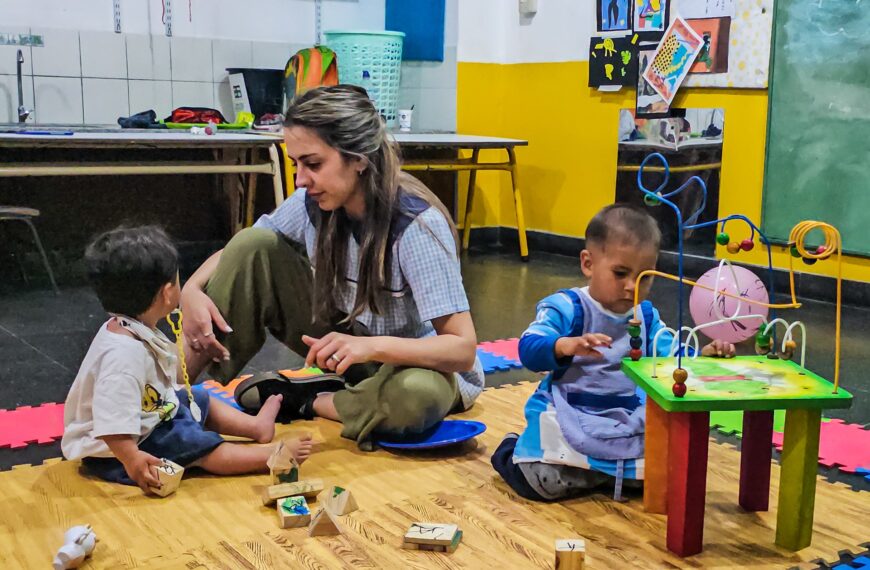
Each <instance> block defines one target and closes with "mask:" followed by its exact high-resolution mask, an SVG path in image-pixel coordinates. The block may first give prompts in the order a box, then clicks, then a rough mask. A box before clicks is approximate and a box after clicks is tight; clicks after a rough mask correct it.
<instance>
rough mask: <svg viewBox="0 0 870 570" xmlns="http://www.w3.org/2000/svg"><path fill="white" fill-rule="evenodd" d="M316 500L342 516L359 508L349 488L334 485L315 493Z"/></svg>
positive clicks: (333, 512)
mask: <svg viewBox="0 0 870 570" xmlns="http://www.w3.org/2000/svg"><path fill="white" fill-rule="evenodd" d="M317 501H318V502H319V503H320V504H321V505H323V508H325V509H329V512H331V513H332V514H334V515H338V516H344V515H346V514H348V513H352V512H354V511H355V510H357V509H358V508H359V506H357V504H356V499H354V498H353V495H352V494H351V493H350V490H349V489H345V488H343V487H339V486H337V485H334V486H332V487H328V488H326V489H325V490H324V491H323V492H322V493H320V494H319V495H317Z"/></svg>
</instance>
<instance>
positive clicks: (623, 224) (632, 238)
mask: <svg viewBox="0 0 870 570" xmlns="http://www.w3.org/2000/svg"><path fill="white" fill-rule="evenodd" d="M615 241H619V242H620V243H628V244H630V245H646V244H648V245H651V246H653V247H654V248H655V249H656V251H658V249H659V246H660V245H661V241H662V233H661V231H660V230H659V226H658V224H657V223H656V221H655V219H654V218H653V217H652V216H650V215H649V213H647V212H646V211H645V210H641V209H640V208H636V207H634V206H632V205H629V204H611V205H610V206H606V207H605V208H603V209H602V210H601V211H600V212H598V213H597V214H595V216H594V217H593V218H592V219H591V220H590V221H589V225H588V226H586V247H589V246H590V245H594V246H597V247H601V248H606V247H607V244H608V243H614V242H615Z"/></svg>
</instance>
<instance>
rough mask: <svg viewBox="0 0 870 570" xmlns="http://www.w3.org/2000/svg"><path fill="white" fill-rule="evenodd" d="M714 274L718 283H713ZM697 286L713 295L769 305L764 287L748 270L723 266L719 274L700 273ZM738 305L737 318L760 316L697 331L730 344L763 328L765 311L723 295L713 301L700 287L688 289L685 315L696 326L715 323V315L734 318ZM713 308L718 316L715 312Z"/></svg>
mask: <svg viewBox="0 0 870 570" xmlns="http://www.w3.org/2000/svg"><path fill="white" fill-rule="evenodd" d="M732 270H733V273H732ZM717 272H718V273H719V282H718V283H716V282H715V281H716V273H717ZM735 275H736V277H737V282H736V283H735V282H734V276H735ZM697 282H698V284H699V285H706V286H707V287H711V288H713V289H716V290H717V291H725V292H727V293H730V294H732V295H738V296H740V297H743V298H745V299H751V300H753V301H758V302H761V303H767V302H769V298H768V294H767V287H765V286H764V283H763V282H762V281H761V279H759V278H758V276H757V275H755V273H753V272H751V271H749V270H748V269H746V268H743V267H738V266H736V265H734V266H732V267H731V268H730V269H729V268H728V266H725V267H722V268H721V270H720V269H719V268H718V267H714V268H713V269H711V270H709V271H707V272H706V273H704V274H703V275H702V276H701V277H700V279H698V280H697ZM738 304H739V305H740V311H739V314H740V315H761V317H754V318H751V319H741V320H739V321H729V322H724V323H719V324H716V325H711V326H709V327H705V328H703V329H701V332H702V333H704V336H707V337H709V338H710V339H720V340H724V341H726V342H731V343H737V342H741V341H743V340H746V339H747V338H750V337H753V336H754V335H755V333H756V332H757V331H758V328H759V327H760V326H762V325H763V324H764V319H766V318H767V307H763V306H760V305H754V304H751V303H747V302H745V301H744V302H742V303H740V302H739V301H738V300H737V299H734V298H732V297H726V296H725V295H721V296H719V297H718V298H717V296H716V294H715V293H713V292H712V291H708V290H707V289H703V288H701V287H692V293H691V294H690V295H689V312H691V313H692V319H693V320H694V321H695V325H698V326H700V325H703V324H706V323H711V322H713V321H717V320H719V318H720V317H719V315H722V317H726V318H727V317H733V316H734V315H735V314H737V309H738ZM717 307H718V309H719V310H718V312H717V311H716V309H717ZM762 317H764V318H762Z"/></svg>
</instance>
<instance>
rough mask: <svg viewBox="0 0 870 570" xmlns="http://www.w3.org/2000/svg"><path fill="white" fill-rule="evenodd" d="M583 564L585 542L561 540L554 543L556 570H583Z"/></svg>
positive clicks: (580, 539) (584, 559) (575, 539)
mask: <svg viewBox="0 0 870 570" xmlns="http://www.w3.org/2000/svg"><path fill="white" fill-rule="evenodd" d="M585 563H586V541H585V540H583V539H582V538H563V539H560V540H557V541H556V570H583V565H584V564H585Z"/></svg>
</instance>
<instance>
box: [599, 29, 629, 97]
mask: <svg viewBox="0 0 870 570" xmlns="http://www.w3.org/2000/svg"><path fill="white" fill-rule="evenodd" d="M636 83H637V37H636V36H633V35H632V36H625V37H619V38H609V37H608V38H605V37H595V36H593V37H592V38H591V39H590V40H589V87H602V86H622V85H626V86H630V87H634V86H635V84H636Z"/></svg>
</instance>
